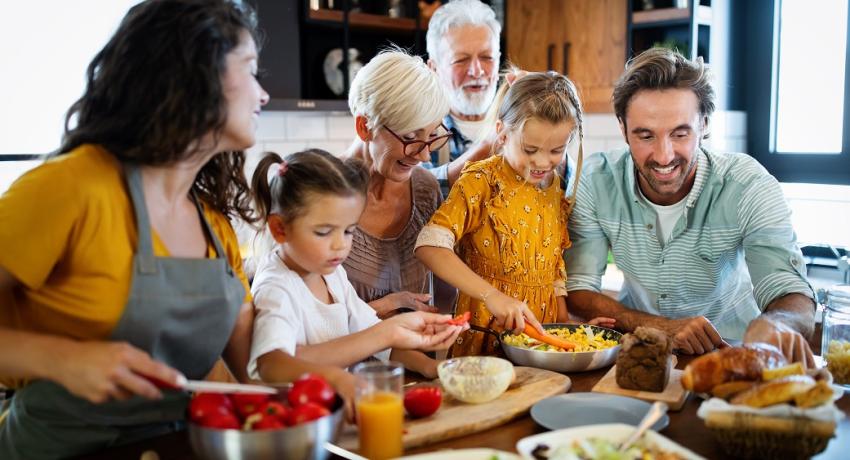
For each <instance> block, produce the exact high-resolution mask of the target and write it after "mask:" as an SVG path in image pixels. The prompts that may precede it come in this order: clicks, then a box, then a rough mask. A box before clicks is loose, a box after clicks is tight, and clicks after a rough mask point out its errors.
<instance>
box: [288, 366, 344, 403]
mask: <svg viewBox="0 0 850 460" xmlns="http://www.w3.org/2000/svg"><path fill="white" fill-rule="evenodd" d="M287 399H288V400H289V404H290V405H292V407H298V406H300V405H303V404H306V403H308V402H312V403H316V404H321V405H322V406H324V407H326V408H328V409H330V408H331V407H333V404H334V401H335V400H336V392H334V389H333V387H332V386H330V385H329V384H328V382H326V381H325V379H323V378H322V377H320V376H318V375H315V374H305V375H304V376H303V377H301V378H300V379H298V380H296V381H295V383H293V384H292V389H291V390H289V394H288V395H287Z"/></svg>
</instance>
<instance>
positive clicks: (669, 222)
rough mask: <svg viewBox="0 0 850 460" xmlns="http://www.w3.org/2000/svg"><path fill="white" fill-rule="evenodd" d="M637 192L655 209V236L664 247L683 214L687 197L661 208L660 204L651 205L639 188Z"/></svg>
mask: <svg viewBox="0 0 850 460" xmlns="http://www.w3.org/2000/svg"><path fill="white" fill-rule="evenodd" d="M638 192H639V193H640V196H641V198H643V199H644V201H646V202H647V203H649V205H650V206H652V209H655V215H656V218H655V231H656V232H657V233H656V235H657V236H658V241H659V242H660V243H661V246H666V245H667V242H669V241H670V237H671V236H673V228H675V227H676V222H679V219H680V218H681V217H682V214H684V213H685V204H686V202H687V198H688V197H687V195H686V196H685V197H684V198H682V199H681V200H679V202H678V203H675V204H671V205H670V206H662V205H660V204H655V203H653V202H652V201H650V200H649V199H648V198H647V197H646V196H644V194H643V191H641V190H640V187H638Z"/></svg>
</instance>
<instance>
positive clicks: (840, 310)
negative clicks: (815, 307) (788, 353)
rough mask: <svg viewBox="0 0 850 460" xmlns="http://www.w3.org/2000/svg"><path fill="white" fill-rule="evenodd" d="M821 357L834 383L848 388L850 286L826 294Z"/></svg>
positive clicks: (839, 287)
mask: <svg viewBox="0 0 850 460" xmlns="http://www.w3.org/2000/svg"><path fill="white" fill-rule="evenodd" d="M821 355H823V357H824V359H825V360H826V365H827V368H828V369H829V371H830V372H831V373H832V377H833V379H834V380H835V383H839V384H842V385H844V386H845V387H849V388H850V285H846V284H840V285H835V286H832V287H831V288H829V291H828V292H827V294H826V306H825V308H824V310H823V342H822V344H821Z"/></svg>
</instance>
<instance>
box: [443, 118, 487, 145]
mask: <svg viewBox="0 0 850 460" xmlns="http://www.w3.org/2000/svg"><path fill="white" fill-rule="evenodd" d="M452 119H453V120H454V122H455V127H456V128H457V129H458V130H459V131H460V133H461V134H463V137H465V138H467V139H469V140H471V141H472V142H475V141H477V140H478V138H479V137H480V136H481V134H483V133H484V129H485V128H486V127H487V126H486V120H483V119H482V120H477V121H467V120H461V119H458V118H455V117H452Z"/></svg>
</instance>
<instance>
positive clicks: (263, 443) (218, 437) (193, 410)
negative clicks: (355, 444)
mask: <svg viewBox="0 0 850 460" xmlns="http://www.w3.org/2000/svg"><path fill="white" fill-rule="evenodd" d="M343 406H344V404H343V402H342V399H341V398H340V397H339V396H338V395H337V394H336V393H335V392H334V391H333V388H331V387H330V385H328V384H327V383H326V382H325V381H324V380H323V379H321V377H318V376H314V375H308V376H305V377H302V378H301V379H299V380H297V381H296V382H294V383H293V384H291V385H287V386H285V387H281V388H280V391H279V392H278V394H277V395H271V396H269V395H256V394H230V395H224V394H220V393H219V394H215V393H202V394H196V395H194V397H193V398H192V401H191V402H190V404H189V440H190V443H191V445H192V449H193V450H194V451H195V454H196V455H198V456H199V457H201V458H204V459H207V460H251V459H266V458H286V459H294V460H299V459H304V460H306V459H320V460H324V459H326V458H328V456H329V454H328V451H327V450H325V447H324V445H325V443H326V442H335V441H336V440H337V438H338V436H339V433H340V430H341V428H342V422H343V419H344V414H343V412H344V410H343Z"/></svg>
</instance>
